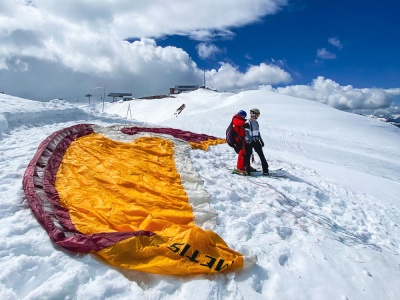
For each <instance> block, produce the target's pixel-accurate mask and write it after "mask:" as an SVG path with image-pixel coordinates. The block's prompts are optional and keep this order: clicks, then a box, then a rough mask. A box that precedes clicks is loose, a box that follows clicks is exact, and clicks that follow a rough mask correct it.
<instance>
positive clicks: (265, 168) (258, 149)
mask: <svg viewBox="0 0 400 300" xmlns="http://www.w3.org/2000/svg"><path fill="white" fill-rule="evenodd" d="M253 148H254V151H256V153H257V154H258V157H260V160H261V165H262V169H263V173H267V172H268V163H267V160H266V159H265V156H264V152H263V150H262V146H261V144H260V143H259V142H257V141H253V142H252V143H246V145H245V152H246V153H245V156H244V165H245V167H246V171H247V172H248V173H250V158H251V155H252V154H253Z"/></svg>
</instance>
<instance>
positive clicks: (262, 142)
mask: <svg viewBox="0 0 400 300" xmlns="http://www.w3.org/2000/svg"><path fill="white" fill-rule="evenodd" d="M260 144H261V147H264V141H263V140H262V139H260Z"/></svg>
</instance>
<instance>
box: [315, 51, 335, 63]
mask: <svg viewBox="0 0 400 300" xmlns="http://www.w3.org/2000/svg"><path fill="white" fill-rule="evenodd" d="M317 57H319V58H321V59H325V60H327V59H335V58H336V54H334V53H332V52H329V51H328V50H326V48H321V49H318V50H317Z"/></svg>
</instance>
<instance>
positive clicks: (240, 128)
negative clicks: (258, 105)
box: [232, 110, 247, 175]
mask: <svg viewBox="0 0 400 300" xmlns="http://www.w3.org/2000/svg"><path fill="white" fill-rule="evenodd" d="M246 116H247V113H246V112H245V111H244V110H240V111H239V112H238V113H237V114H236V115H234V116H233V120H232V124H233V129H234V130H235V131H236V133H237V134H238V136H239V139H241V142H242V143H243V147H242V148H241V149H240V151H239V153H238V160H237V165H236V173H238V174H241V175H246V174H247V173H246V167H245V149H244V138H245V130H244V124H245V123H246Z"/></svg>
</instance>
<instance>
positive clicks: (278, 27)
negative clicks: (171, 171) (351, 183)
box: [0, 0, 400, 114]
mask: <svg viewBox="0 0 400 300" xmlns="http://www.w3.org/2000/svg"><path fill="white" fill-rule="evenodd" d="M110 3H111V2H106V1H96V0H86V1H84V2H82V1H80V0H69V1H62V2H61V1H57V2H55V1H47V0H29V1H27V0H15V1H1V2H0V43H1V48H0V92H4V93H6V94H11V95H15V96H19V97H25V98H29V99H35V100H45V101H46V100H49V99H54V98H62V99H65V100H67V101H86V100H87V99H85V95H86V94H91V95H93V97H92V99H93V101H102V98H101V97H102V96H103V94H104V93H105V92H106V93H107V94H108V93H110V92H130V93H132V94H133V96H134V97H142V96H149V95H160V94H166V93H168V92H169V88H170V87H173V86H175V85H188V84H194V85H201V84H203V78H204V77H205V78H206V84H207V86H208V87H210V88H212V89H217V90H219V91H227V92H233V93H238V92H241V91H245V90H254V89H266V90H270V91H275V92H277V93H283V94H288V95H292V96H296V97H300V98H306V99H310V100H315V101H318V102H322V103H326V104H328V105H331V106H333V107H336V108H339V109H343V110H348V111H357V112H363V113H364V112H367V111H369V112H373V113H377V112H379V113H396V114H400V107H399V103H398V99H399V97H400V61H399V55H398V54H399V53H400V42H399V41H400V21H399V20H397V19H396V17H397V16H398V15H400V4H399V1H389V0H383V1H380V2H379V3H378V2H376V1H371V0H364V1H362V0H353V1H344V0H335V1H317V0H219V1H215V0H191V1H187V0H174V1H170V0H154V1H146V2H144V1H128V0H121V1H114V2H112V4H110Z"/></svg>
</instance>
